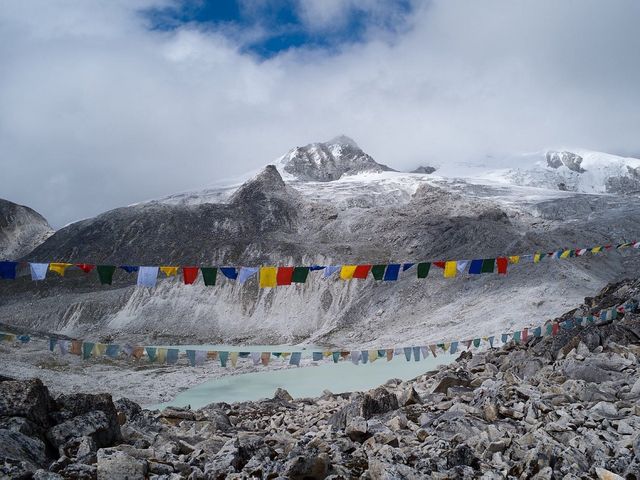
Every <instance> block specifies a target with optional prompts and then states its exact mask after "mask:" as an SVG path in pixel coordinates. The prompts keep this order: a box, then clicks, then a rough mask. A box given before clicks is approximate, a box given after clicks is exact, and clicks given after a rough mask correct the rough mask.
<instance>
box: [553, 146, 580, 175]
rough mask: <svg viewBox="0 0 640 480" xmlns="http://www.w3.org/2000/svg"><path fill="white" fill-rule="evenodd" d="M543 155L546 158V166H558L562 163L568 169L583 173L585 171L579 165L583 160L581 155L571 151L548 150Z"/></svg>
mask: <svg viewBox="0 0 640 480" xmlns="http://www.w3.org/2000/svg"><path fill="white" fill-rule="evenodd" d="M545 157H546V159H547V166H549V167H551V168H560V167H562V166H563V165H564V166H565V167H567V168H568V169H569V170H571V171H573V172H576V173H584V172H585V171H586V170H585V169H584V168H582V167H581V166H580V165H581V164H582V160H583V159H582V157H581V156H580V155H577V154H575V153H573V152H567V151H563V152H555V151H548V152H547V153H546V155H545Z"/></svg>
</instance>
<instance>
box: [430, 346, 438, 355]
mask: <svg viewBox="0 0 640 480" xmlns="http://www.w3.org/2000/svg"><path fill="white" fill-rule="evenodd" d="M429 350H431V353H432V355H433V358H436V357H437V356H438V354H437V353H436V346H435V345H429Z"/></svg>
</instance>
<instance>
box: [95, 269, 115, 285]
mask: <svg viewBox="0 0 640 480" xmlns="http://www.w3.org/2000/svg"><path fill="white" fill-rule="evenodd" d="M96 270H98V278H99V279H100V284H101V285H111V282H112V281H113V272H115V271H116V267H115V266H114V265H98V267H97V268H96Z"/></svg>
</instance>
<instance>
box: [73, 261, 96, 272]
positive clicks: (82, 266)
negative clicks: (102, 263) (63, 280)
mask: <svg viewBox="0 0 640 480" xmlns="http://www.w3.org/2000/svg"><path fill="white" fill-rule="evenodd" d="M76 267H78V268H79V269H80V270H82V271H83V272H84V273H89V272H90V271H91V270H93V269H94V268H96V266H95V265H90V264H88V263H76Z"/></svg>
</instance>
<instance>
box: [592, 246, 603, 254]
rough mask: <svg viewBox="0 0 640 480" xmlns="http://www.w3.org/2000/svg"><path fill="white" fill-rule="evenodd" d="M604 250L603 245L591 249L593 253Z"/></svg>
mask: <svg viewBox="0 0 640 480" xmlns="http://www.w3.org/2000/svg"><path fill="white" fill-rule="evenodd" d="M601 251H602V247H593V248H592V249H591V253H600V252H601Z"/></svg>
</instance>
